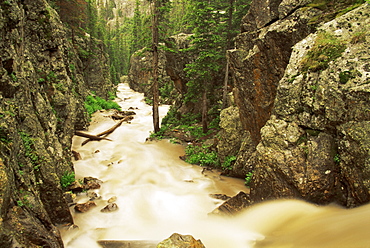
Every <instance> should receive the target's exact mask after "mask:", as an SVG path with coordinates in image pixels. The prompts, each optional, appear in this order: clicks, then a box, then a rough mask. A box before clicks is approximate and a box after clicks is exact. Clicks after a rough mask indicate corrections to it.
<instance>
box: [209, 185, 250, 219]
mask: <svg viewBox="0 0 370 248" xmlns="http://www.w3.org/2000/svg"><path fill="white" fill-rule="evenodd" d="M249 205H251V200H250V198H249V195H247V194H246V193H245V192H242V191H241V192H239V193H238V194H237V195H235V196H233V197H231V198H229V199H227V200H226V201H225V202H224V203H222V204H221V205H220V206H219V207H218V208H216V209H215V210H213V211H212V212H211V213H210V214H212V215H214V214H215V215H234V214H236V213H238V212H240V211H241V210H243V209H245V208H246V207H248V206H249Z"/></svg>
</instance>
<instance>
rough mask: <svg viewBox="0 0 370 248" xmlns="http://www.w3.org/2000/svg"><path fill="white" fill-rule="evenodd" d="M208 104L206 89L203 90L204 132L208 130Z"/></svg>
mask: <svg viewBox="0 0 370 248" xmlns="http://www.w3.org/2000/svg"><path fill="white" fill-rule="evenodd" d="M207 112H208V106H207V91H206V90H204V92H203V100H202V126H203V133H207V132H208V122H207V118H208V114H207Z"/></svg>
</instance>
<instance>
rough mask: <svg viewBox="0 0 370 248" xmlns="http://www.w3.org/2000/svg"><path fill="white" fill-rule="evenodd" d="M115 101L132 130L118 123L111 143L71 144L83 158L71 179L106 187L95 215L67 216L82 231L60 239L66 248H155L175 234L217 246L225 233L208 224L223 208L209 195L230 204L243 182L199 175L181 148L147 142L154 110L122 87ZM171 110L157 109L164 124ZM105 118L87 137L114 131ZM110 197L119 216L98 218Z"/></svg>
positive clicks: (94, 123)
mask: <svg viewBox="0 0 370 248" xmlns="http://www.w3.org/2000/svg"><path fill="white" fill-rule="evenodd" d="M117 97H118V98H117V102H118V103H119V104H120V106H121V107H122V110H129V109H130V110H132V111H134V112H135V113H136V115H134V119H133V120H132V121H131V123H130V124H129V123H123V124H122V125H121V126H120V127H119V128H117V129H116V130H115V131H114V132H113V133H112V134H111V135H109V136H108V138H110V139H111V140H112V141H106V140H102V141H100V142H96V141H93V142H89V143H87V144H86V145H84V146H81V143H82V142H83V141H84V140H85V138H81V137H77V136H76V137H75V138H74V140H73V147H72V149H73V150H75V151H77V152H79V153H80V155H81V157H82V160H78V161H75V162H74V167H75V172H76V178H77V179H83V178H84V177H89V176H90V177H94V178H98V179H100V180H101V181H103V183H102V185H101V188H100V189H98V190H95V191H96V193H97V195H98V196H100V197H101V199H99V200H95V202H96V204H97V207H94V208H93V209H91V210H89V211H88V212H86V213H74V210H73V209H71V211H72V212H73V215H74V221H75V224H76V225H77V226H78V227H79V228H78V229H75V230H72V231H68V232H65V231H62V234H63V239H64V243H65V246H66V247H68V248H78V247H100V246H99V245H98V244H97V243H96V241H97V240H156V241H158V242H159V241H161V240H163V239H165V238H168V237H169V236H170V235H171V234H172V233H174V232H178V233H181V234H191V235H193V236H194V237H195V238H196V239H201V240H202V242H203V243H204V244H207V242H206V241H207V238H206V237H205V236H206V235H207V236H209V235H210V236H214V237H213V238H211V239H210V240H212V239H213V240H215V236H217V235H220V234H222V233H225V230H223V228H222V224H221V223H220V222H218V224H215V222H213V221H212V220H211V219H210V217H208V213H210V212H211V211H212V210H214V209H215V208H216V207H217V206H218V205H219V204H220V203H222V202H220V201H219V200H217V199H214V198H212V197H210V196H209V194H216V193H217V194H227V195H229V196H233V195H236V194H237V193H238V192H239V191H247V190H248V189H247V188H246V187H245V186H244V181H243V180H240V179H233V178H227V177H223V176H222V177H221V176H219V174H218V173H212V172H207V175H205V174H203V173H202V168H200V167H198V166H193V165H190V164H187V163H185V162H184V161H182V160H181V159H180V158H179V156H181V155H184V147H183V146H181V145H175V144H172V143H170V142H169V141H167V140H163V141H159V142H145V140H146V138H147V137H148V136H149V135H150V130H152V116H151V113H152V112H151V111H152V110H151V106H149V105H147V104H145V102H144V101H143V95H142V94H140V93H137V92H134V91H132V90H131V89H130V88H129V86H128V85H126V84H121V85H120V86H119V88H118V93H117ZM168 108H169V106H160V109H159V112H160V115H161V118H162V117H163V116H164V115H165V114H166V112H167V110H168ZM108 115H109V114H108V113H106V112H105V113H96V114H95V115H94V117H93V118H92V121H91V125H90V127H89V129H88V132H89V133H93V134H95V133H99V132H101V131H104V130H106V129H108V128H110V127H111V126H113V125H114V124H115V121H114V120H112V119H111V118H109V117H108ZM111 197H116V198H117V200H116V204H117V206H118V210H117V211H114V212H109V213H102V212H100V210H101V209H102V208H104V207H105V206H106V205H107V201H108V200H109V199H110V198H111ZM88 200H89V198H88V197H87V196H86V194H85V193H82V194H81V195H79V196H78V203H84V202H86V201H88ZM217 228H218V230H217ZM210 229H214V232H211V231H210ZM232 229H233V228H232V227H230V231H231V230H232ZM234 234H235V232H230V235H234ZM217 242H218V244H219V241H217ZM208 243H209V242H208ZM209 247H212V246H209ZM213 247H217V246H213Z"/></svg>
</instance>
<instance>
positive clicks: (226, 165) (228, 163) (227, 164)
mask: <svg viewBox="0 0 370 248" xmlns="http://www.w3.org/2000/svg"><path fill="white" fill-rule="evenodd" d="M235 160H236V157H235V156H227V157H226V158H225V161H224V162H223V163H222V165H221V167H222V168H223V169H224V170H232V168H233V164H234V161H235Z"/></svg>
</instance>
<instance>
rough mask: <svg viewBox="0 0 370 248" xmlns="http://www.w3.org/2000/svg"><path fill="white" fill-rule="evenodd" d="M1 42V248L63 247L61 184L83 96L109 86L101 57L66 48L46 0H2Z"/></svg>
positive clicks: (65, 219)
mask: <svg viewBox="0 0 370 248" xmlns="http://www.w3.org/2000/svg"><path fill="white" fill-rule="evenodd" d="M0 37H1V39H0V72H1V74H0V75H1V76H0V181H1V184H0V247H27V248H28V247H63V244H62V241H61V238H60V235H59V231H58V230H57V228H56V225H57V224H63V223H73V220H72V217H71V214H70V212H69V208H68V205H67V203H66V201H65V198H64V196H63V191H62V188H61V185H60V179H61V177H62V176H63V174H64V173H66V172H71V171H73V167H72V163H71V159H70V158H71V150H70V148H71V140H72V136H73V134H74V130H75V129H82V128H84V127H85V126H86V125H87V115H86V114H85V110H84V106H83V105H84V99H85V97H86V95H87V94H89V91H90V90H94V89H100V91H99V92H97V93H99V94H100V95H102V96H104V95H107V92H104V91H106V90H108V89H110V86H111V84H110V81H109V79H107V78H109V75H102V74H101V72H102V71H108V70H107V69H106V64H105V63H104V61H107V57H106V55H105V54H104V53H103V52H102V51H101V49H99V47H96V48H94V51H95V53H94V57H95V58H96V59H98V61H99V62H96V61H93V57H90V58H80V57H78V51H80V52H81V47H83V44H81V42H85V43H88V42H90V41H91V40H90V39H87V38H86V41H83V40H84V37H81V39H82V41H76V40H74V41H73V42H74V43H72V39H70V38H68V37H69V36H68V32H67V30H66V28H65V26H64V25H63V24H62V23H61V21H60V19H59V16H58V14H57V13H56V12H55V10H54V9H53V8H51V7H50V6H49V4H48V3H47V1H45V0H8V1H2V2H1V3H0ZM89 40H90V41H89ZM84 59H85V61H84ZM86 60H88V61H89V62H90V66H91V64H92V63H95V65H96V66H94V70H95V71H94V70H89V64H86ZM94 74H95V76H94ZM99 84H101V85H99Z"/></svg>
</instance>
